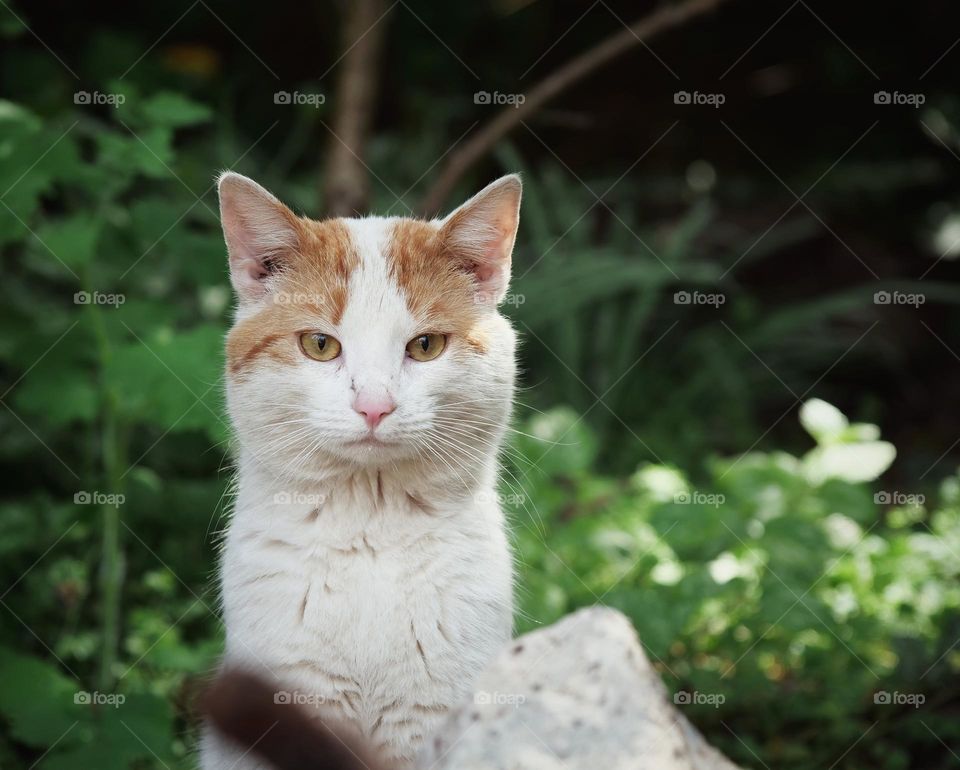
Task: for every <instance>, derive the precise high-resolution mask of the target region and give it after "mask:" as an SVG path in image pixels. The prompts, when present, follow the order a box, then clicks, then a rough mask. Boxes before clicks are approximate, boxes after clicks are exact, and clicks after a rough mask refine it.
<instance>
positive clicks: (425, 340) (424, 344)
mask: <svg viewBox="0 0 960 770" xmlns="http://www.w3.org/2000/svg"><path fill="white" fill-rule="evenodd" d="M429 347H430V338H429V337H427V335H426V334H424V335H423V336H422V337H421V338H420V348H421V349H422V350H423V352H424V353H426V352H427V348H429Z"/></svg>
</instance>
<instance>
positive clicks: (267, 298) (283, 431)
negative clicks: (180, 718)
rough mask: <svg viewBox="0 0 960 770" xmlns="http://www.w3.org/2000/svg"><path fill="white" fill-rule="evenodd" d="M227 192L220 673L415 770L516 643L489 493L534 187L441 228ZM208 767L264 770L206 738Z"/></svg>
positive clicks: (484, 202) (466, 207)
mask: <svg viewBox="0 0 960 770" xmlns="http://www.w3.org/2000/svg"><path fill="white" fill-rule="evenodd" d="M218 188H219V194H220V212H221V221H222V226H223V231H224V238H225V240H226V245H227V252H228V257H229V269H230V278H231V282H232V284H233V287H234V289H235V293H236V297H237V306H236V314H235V319H234V324H233V327H232V328H231V330H230V332H229V334H228V336H227V341H226V359H227V364H226V381H227V405H228V411H229V414H230V418H231V421H232V424H233V428H234V431H235V434H236V439H237V443H238V451H237V468H238V478H237V481H238V489H237V497H236V501H235V505H234V510H233V515H232V518H231V521H230V523H229V525H228V527H227V531H226V533H225V537H224V546H223V554H222V560H221V565H220V589H221V594H222V605H223V619H224V624H225V627H226V650H225V655H224V666H226V667H243V668H247V669H255V670H258V671H260V672H262V673H263V674H265V675H266V676H269V677H271V678H272V679H273V680H274V681H275V682H276V686H277V688H278V689H277V693H276V701H277V703H278V704H280V705H282V704H284V703H294V704H298V705H300V706H302V707H304V708H306V709H307V711H308V712H309V713H311V714H313V715H314V716H316V717H317V718H319V719H321V720H324V721H326V720H329V721H331V722H347V723H350V724H351V725H353V726H354V727H355V729H356V730H357V731H358V732H359V734H360V735H361V736H362V738H363V740H364V741H365V744H366V745H368V746H370V747H371V748H372V749H374V750H375V751H376V752H377V753H378V754H379V755H380V756H381V757H383V758H384V759H385V760H386V761H389V762H390V763H391V764H392V765H393V766H396V767H404V766H410V764H411V763H412V762H413V761H414V759H415V757H416V754H417V752H418V749H419V748H420V747H421V745H422V744H423V742H424V741H425V740H426V739H427V738H428V737H429V736H430V734H431V733H432V732H433V731H434V729H435V728H436V727H437V726H438V725H439V723H440V722H441V721H442V719H443V718H444V715H445V713H446V712H447V710H448V709H449V708H450V707H451V706H453V705H454V704H456V703H457V702H458V701H460V700H462V699H463V698H464V697H466V696H467V695H468V694H469V693H470V692H471V689H472V685H473V683H474V680H475V678H476V676H477V675H478V674H479V673H480V671H481V670H482V669H483V668H484V666H485V665H486V664H487V663H488V662H489V661H490V660H491V659H492V658H493V657H494V656H495V654H496V653H497V652H498V651H499V649H500V648H501V647H502V646H503V645H505V644H506V643H507V642H508V641H509V639H510V637H511V632H512V615H513V598H512V592H513V585H512V584H513V569H512V558H511V555H510V550H509V545H508V541H507V534H506V527H505V520H504V516H503V513H502V511H501V510H500V508H499V505H498V502H497V500H498V496H497V494H496V491H497V474H498V453H499V450H500V447H501V444H502V442H503V438H504V434H505V432H506V429H507V423H508V422H509V419H510V415H511V409H512V402H513V396H514V381H515V376H516V363H515V357H516V337H515V333H514V330H513V328H512V327H511V325H510V323H509V322H508V321H507V319H506V318H505V317H504V316H503V315H501V313H500V312H499V310H498V304H499V303H500V302H501V300H502V299H503V298H504V296H505V294H506V292H507V288H508V282H509V278H510V264H511V255H512V251H513V245H514V241H515V239H516V233H517V226H518V221H519V213H520V199H521V192H522V185H521V182H520V178H519V177H518V176H516V175H509V176H505V177H502V178H500V179H498V180H497V181H495V182H493V183H492V184H490V185H488V186H487V187H486V188H484V189H483V190H482V191H481V192H479V193H477V194H476V195H475V196H473V197H472V198H470V199H469V200H468V201H467V202H466V203H464V204H463V205H461V206H460V207H459V208H457V209H456V210H454V211H453V212H452V213H451V214H449V215H448V216H447V217H445V218H443V219H440V220H432V221H425V220H417V219H408V218H396V217H395V218H382V217H365V218H353V219H348V218H341V219H328V220H321V221H315V220H311V219H307V218H305V217H300V216H297V215H296V214H294V213H293V212H292V211H291V210H290V209H289V208H288V207H287V206H285V205H284V204H283V203H281V202H280V201H279V200H278V199H277V198H276V197H274V196H273V195H272V194H271V193H270V192H268V191H267V190H266V189H264V188H263V187H261V186H260V185H259V184H257V183H256V182H254V181H253V180H251V179H248V178H247V177H244V176H241V175H239V174H236V173H233V172H226V173H224V174H223V175H222V176H221V177H220V178H219V182H218ZM201 765H202V767H203V769H204V770H228V768H235V770H251V769H252V768H260V767H262V765H260V764H259V763H258V761H257V760H255V759H254V758H253V757H252V755H250V754H243V753H241V752H240V751H238V750H237V749H234V748H233V747H232V746H231V745H229V744H227V743H226V742H224V741H223V740H222V739H221V738H219V737H218V736H217V735H216V734H215V733H214V732H213V731H210V730H208V731H207V732H206V733H205V735H204V738H203V740H202V745H201Z"/></svg>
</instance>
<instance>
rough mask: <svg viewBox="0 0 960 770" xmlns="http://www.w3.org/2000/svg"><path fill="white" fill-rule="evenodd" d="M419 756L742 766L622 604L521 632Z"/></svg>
mask: <svg viewBox="0 0 960 770" xmlns="http://www.w3.org/2000/svg"><path fill="white" fill-rule="evenodd" d="M418 764H419V765H420V766H421V767H422V768H424V769H426V768H430V769H431V770H621V769H622V770H627V769H628V768H629V770H738V768H737V767H736V766H735V765H734V764H732V763H731V762H730V761H729V760H728V759H726V758H725V757H724V756H723V755H722V754H720V753H719V752H718V751H716V750H715V749H713V748H712V747H710V746H709V745H708V744H707V742H706V741H705V740H704V738H703V736H702V735H701V734H700V733H699V732H698V731H697V730H696V729H695V728H694V727H693V726H692V725H691V724H690V723H689V722H688V721H687V719H686V717H685V716H684V715H683V714H681V713H680V712H679V710H678V709H677V708H676V706H674V704H673V702H672V699H671V697H670V696H669V695H668V693H667V690H666V688H665V687H664V685H663V682H661V680H660V677H659V675H658V674H657V672H656V671H655V670H654V669H653V667H652V666H651V665H650V662H649V660H648V659H647V656H646V655H645V654H644V652H643V648H642V646H641V645H640V640H639V639H638V638H637V634H636V632H635V631H634V629H633V626H632V625H631V624H630V621H629V620H627V618H626V617H625V616H624V615H622V614H621V613H619V612H617V611H615V610H611V609H607V608H602V607H593V608H589V609H583V610H580V611H579V612H576V613H574V614H572V615H569V616H567V617H566V618H564V619H563V620H560V621H559V622H557V623H555V624H554V625H552V626H549V627H547V628H544V629H541V630H538V631H533V632H531V633H529V634H526V635H525V636H522V637H520V638H519V639H516V640H515V641H514V642H513V643H512V644H511V645H510V646H509V647H508V648H507V649H505V650H504V651H503V652H502V653H501V654H500V656H499V657H498V658H497V659H496V660H495V661H494V662H493V663H492V664H491V665H490V666H489V667H488V668H487V670H486V671H485V672H484V673H483V675H482V676H481V677H480V680H479V682H478V684H477V687H476V690H475V692H474V697H473V699H472V701H470V702H467V703H464V704H462V705H461V706H460V707H458V708H457V709H455V710H454V711H453V712H452V713H451V714H450V716H449V718H448V720H447V721H446V722H445V724H444V726H443V728H442V729H441V730H440V732H439V733H437V734H436V735H435V737H434V738H433V739H432V740H431V742H430V744H429V746H428V747H427V748H426V749H425V752H424V755H423V756H422V758H421V761H420V762H418Z"/></svg>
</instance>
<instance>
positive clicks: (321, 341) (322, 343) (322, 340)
mask: <svg viewBox="0 0 960 770" xmlns="http://www.w3.org/2000/svg"><path fill="white" fill-rule="evenodd" d="M315 339H316V340H317V349H318V350H323V349H324V348H325V347H326V346H327V335H325V334H318V335H317V336H316V337H315Z"/></svg>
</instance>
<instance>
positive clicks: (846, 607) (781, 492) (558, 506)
mask: <svg viewBox="0 0 960 770" xmlns="http://www.w3.org/2000/svg"><path fill="white" fill-rule="evenodd" d="M801 417H802V421H803V423H804V426H805V427H806V428H807V429H808V430H809V431H810V433H811V434H812V435H813V437H814V438H815V439H816V440H817V442H818V443H817V446H815V447H814V448H813V449H811V450H810V451H809V452H808V453H807V454H806V455H804V456H803V457H800V458H798V457H793V456H791V455H788V454H786V453H782V452H772V453H760V452H757V453H751V454H747V455H743V456H740V457H739V458H737V459H732V460H731V459H720V458H718V459H714V460H712V461H710V462H709V463H708V474H707V480H706V481H705V482H704V483H703V484H700V485H696V484H694V483H693V482H692V481H691V480H690V479H689V478H688V477H687V475H686V474H684V473H683V472H682V471H681V470H679V469H677V468H675V467H672V466H664V465H654V464H645V465H643V466H642V467H640V468H639V469H638V470H637V471H636V472H635V473H634V474H633V475H632V476H630V477H629V478H628V479H623V480H617V479H612V478H604V477H598V476H596V475H595V472H594V470H593V467H594V449H593V447H595V440H593V438H592V436H591V435H590V433H589V431H588V430H587V429H586V428H585V427H584V424H583V422H582V421H581V420H580V419H578V418H577V417H576V415H575V414H574V413H572V412H569V411H553V412H550V413H548V414H545V415H542V416H538V417H536V418H534V419H533V420H532V421H531V423H530V426H529V428H528V429H527V430H528V432H529V433H530V435H531V437H530V438H521V440H520V444H521V448H522V452H523V456H524V457H526V458H528V461H529V463H530V464H529V465H524V464H518V465H517V467H516V468H515V471H514V477H515V478H516V480H517V482H518V485H517V486H516V487H515V488H514V487H513V486H511V491H510V494H508V495H505V501H507V502H514V503H515V505H514V507H515V508H516V510H515V511H514V513H515V521H516V522H517V526H516V528H515V541H516V546H517V550H518V560H519V564H520V578H519V580H518V584H519V586H520V603H521V609H522V614H521V616H520V630H521V631H525V630H530V629H533V628H537V627H539V626H540V625H542V624H546V623H550V622H553V621H554V620H556V619H558V618H559V617H561V616H563V615H565V614H567V613H568V612H570V611H571V610H573V609H575V608H577V607H580V606H585V605H590V604H594V603H597V602H602V603H604V604H607V605H610V606H613V607H616V608H618V609H620V610H622V611H623V612H625V613H626V614H627V615H629V616H630V618H631V619H632V620H633V622H634V624H635V626H636V628H637V629H638V631H639V634H640V637H641V640H642V641H643V643H644V646H645V648H646V650H647V652H648V654H649V656H650V658H651V660H653V661H654V662H655V665H656V667H657V668H658V670H659V671H660V672H661V673H662V674H663V676H664V678H665V680H666V682H667V683H668V685H669V686H670V687H671V688H672V689H673V690H674V691H676V692H679V693H690V694H694V693H699V694H700V696H702V697H701V698H700V702H699V703H698V701H696V700H694V701H693V705H690V706H684V708H689V709H690V712H691V717H692V718H693V719H694V721H695V722H696V723H697V724H698V726H700V727H701V728H702V729H704V730H706V731H707V733H708V736H709V738H710V739H711V740H712V741H713V742H714V743H715V744H716V745H718V746H721V747H722V748H723V749H724V751H725V752H726V753H727V754H728V756H731V757H733V758H735V759H736V760H738V761H739V762H740V763H742V764H743V765H744V766H755V765H756V764H757V763H758V762H757V760H758V758H759V760H760V761H761V762H763V763H764V764H765V765H767V766H770V767H780V768H817V767H827V766H829V765H831V764H832V763H833V762H834V761H836V760H837V759H838V758H839V757H840V755H841V754H842V753H843V752H844V751H845V750H846V749H847V748H850V754H849V755H847V756H846V757H845V759H844V763H845V766H849V767H864V766H869V767H884V768H903V767H908V766H913V765H911V762H916V761H917V757H921V756H926V754H925V751H926V749H925V747H926V746H927V745H928V741H927V737H926V735H925V734H924V733H925V732H926V731H925V729H924V727H923V725H922V721H921V720H926V719H928V718H930V717H931V713H930V706H931V705H933V704H941V703H946V702H949V701H950V700H951V699H953V698H955V697H956V689H955V685H956V682H957V674H958V671H960V655H958V654H957V652H956V650H955V647H954V645H955V641H956V634H957V630H958V627H960V582H958V577H960V558H958V555H957V554H958V553H960V494H958V491H960V479H958V478H956V477H954V478H951V479H948V480H947V481H946V482H944V484H943V485H942V488H941V490H940V493H939V503H938V505H937V506H935V507H930V508H928V507H925V506H923V505H922V501H919V500H915V499H912V498H901V496H900V493H890V492H879V493H876V495H875V493H874V486H873V484H872V482H873V481H874V480H875V479H876V478H877V477H878V476H879V474H880V473H882V472H883V471H884V470H886V468H887V466H888V465H889V464H890V462H891V461H892V459H893V453H892V447H890V446H889V445H888V444H885V443H884V442H881V441H879V440H878V437H879V431H878V430H877V428H876V427H875V426H873V425H850V424H848V423H847V421H846V418H845V417H843V415H842V414H840V413H839V412H838V411H837V410H835V409H834V408H833V407H832V406H830V405H829V404H825V403H823V402H816V401H814V402H808V403H807V404H806V405H805V407H804V409H803V410H802V412H801ZM532 437H536V438H532ZM888 498H889V499H892V500H894V501H895V502H896V501H901V500H903V501H905V502H907V503H909V504H908V505H904V506H893V507H890V506H888V505H883V504H879V503H882V502H884V501H886V500H887V499H888ZM878 501H879V502H878ZM883 693H890V694H891V695H890V698H891V700H893V701H894V703H892V704H886V703H883V702H882V700H883ZM718 696H719V697H718ZM875 696H876V699H878V700H880V701H881V702H879V703H878V702H875ZM913 696H919V697H920V698H922V699H923V703H924V704H925V707H924V708H916V707H914V706H912V705H908V704H907V703H906V702H905V698H908V697H913ZM718 701H720V703H719V705H717V702H718ZM681 703H682V701H681ZM873 725H875V729H873V730H871V735H870V739H869V740H864V741H863V742H862V743H860V742H858V738H859V737H860V736H861V735H862V734H863V733H864V732H865V731H867V730H868V729H870V728H871V726H873ZM944 729H945V732H944V733H941V737H942V738H943V739H944V741H946V742H948V743H949V742H951V741H956V740H958V739H960V729H958V725H957V724H956V722H954V723H953V724H952V725H950V726H949V727H944ZM731 731H734V732H735V733H736V736H734V735H733V734H732V733H731ZM927 735H929V733H927Z"/></svg>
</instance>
